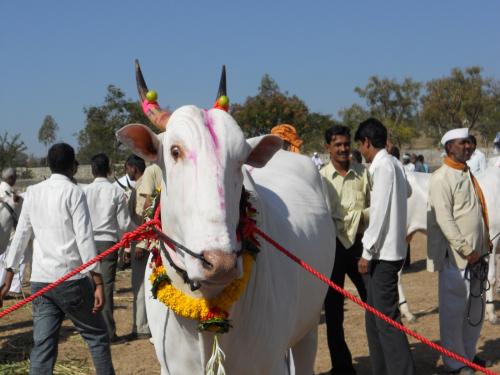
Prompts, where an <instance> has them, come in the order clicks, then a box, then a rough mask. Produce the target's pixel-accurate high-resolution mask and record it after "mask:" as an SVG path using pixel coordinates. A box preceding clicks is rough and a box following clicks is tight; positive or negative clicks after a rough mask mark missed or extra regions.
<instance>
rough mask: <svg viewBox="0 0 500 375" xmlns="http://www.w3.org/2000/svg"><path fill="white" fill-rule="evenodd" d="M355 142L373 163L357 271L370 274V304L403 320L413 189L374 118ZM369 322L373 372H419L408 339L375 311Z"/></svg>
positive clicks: (364, 124)
mask: <svg viewBox="0 0 500 375" xmlns="http://www.w3.org/2000/svg"><path fill="white" fill-rule="evenodd" d="M354 139H355V141H357V142H358V146H359V151H360V152H361V154H363V157H364V158H365V160H366V161H368V162H371V165H370V168H369V173H370V177H371V180H372V191H371V196H370V201H371V204H370V214H369V218H370V219H369V220H370V221H369V224H368V228H367V229H366V230H365V232H364V235H363V239H362V243H363V253H362V256H361V259H360V260H359V262H358V269H359V272H360V273H362V274H366V275H367V279H368V299H367V303H368V304H369V305H371V306H373V307H374V308H376V309H377V310H379V311H381V312H382V313H383V314H385V315H386V316H388V317H390V318H391V319H393V320H395V321H397V322H401V314H400V311H399V308H398V302H399V296H398V288H397V284H398V272H399V270H401V268H402V267H403V263H404V260H405V257H406V213H407V198H408V195H409V191H410V190H409V185H408V183H407V181H406V176H405V172H404V170H403V167H402V165H401V164H400V163H399V161H397V160H396V158H394V157H392V156H391V155H389V154H388V153H387V151H386V149H385V146H386V143H387V129H386V128H385V127H384V125H383V124H382V123H381V122H380V121H378V120H376V119H374V118H370V119H368V120H366V121H364V122H362V123H361V124H360V125H359V128H358V130H357V131H356V134H355V136H354ZM365 319H366V334H367V338H368V347H369V350H370V361H371V364H372V374H373V375H413V374H415V365H414V362H413V358H412V355H411V351H410V347H409V344H408V339H407V337H406V335H405V334H404V333H403V332H401V331H400V330H398V329H397V328H395V327H393V326H391V325H390V324H388V323H386V322H384V321H383V320H381V319H379V318H377V317H375V316H374V315H373V314H371V313H368V312H367V313H366V315H365Z"/></svg>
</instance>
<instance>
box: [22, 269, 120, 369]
mask: <svg viewBox="0 0 500 375" xmlns="http://www.w3.org/2000/svg"><path fill="white" fill-rule="evenodd" d="M47 285H48V284H47V283H37V282H32V283H31V293H35V292H37V291H38V290H40V289H42V288H44V287H45V286H47ZM93 306H94V287H93V285H92V283H91V282H90V280H89V279H88V278H87V277H84V278H83V279H78V280H72V281H65V282H64V283H62V284H61V285H59V286H57V287H56V288H54V289H51V290H50V291H48V292H47V293H45V294H44V295H42V296H40V297H37V298H35V299H34V300H33V304H32V308H33V341H34V344H33V349H32V350H31V355H30V375H48V374H52V372H53V370H54V365H55V363H56V359H57V346H58V342H59V330H60V328H61V324H62V322H63V320H64V318H65V317H67V318H69V319H70V320H71V321H72V322H73V324H74V325H75V328H76V329H77V331H78V332H79V333H80V335H82V337H83V339H84V340H85V341H86V343H87V345H88V347H89V350H90V354H91V355H92V360H93V362H94V367H95V370H96V374H97V375H114V373H115V371H114V370H113V362H112V361H111V350H110V347H109V337H108V333H107V332H106V326H105V325H104V321H103V319H102V316H101V314H100V313H97V314H93V313H92V307H93Z"/></svg>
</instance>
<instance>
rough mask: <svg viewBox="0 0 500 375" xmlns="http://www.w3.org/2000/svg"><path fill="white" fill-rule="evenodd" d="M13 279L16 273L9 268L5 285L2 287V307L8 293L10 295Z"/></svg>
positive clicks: (0, 291)
mask: <svg viewBox="0 0 500 375" xmlns="http://www.w3.org/2000/svg"><path fill="white" fill-rule="evenodd" d="M13 278H14V272H12V270H11V269H10V268H8V269H7V273H6V274H5V280H4V284H3V285H2V286H1V287H0V307H2V306H3V300H4V299H5V296H6V295H7V293H9V290H10V286H11V285H12V279H13Z"/></svg>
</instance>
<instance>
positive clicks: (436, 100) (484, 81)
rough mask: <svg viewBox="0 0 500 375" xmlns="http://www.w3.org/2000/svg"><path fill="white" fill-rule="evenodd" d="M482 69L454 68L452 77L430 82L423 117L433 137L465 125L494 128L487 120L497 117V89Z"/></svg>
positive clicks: (427, 86)
mask: <svg viewBox="0 0 500 375" xmlns="http://www.w3.org/2000/svg"><path fill="white" fill-rule="evenodd" d="M481 71H482V68H481V67H478V66H473V67H470V68H466V69H465V70H462V69H459V68H455V69H453V70H452V72H451V74H450V76H448V77H444V78H439V79H434V80H432V81H429V82H427V84H426V94H425V95H424V96H422V99H421V101H422V120H423V121H424V122H425V124H426V129H427V133H428V134H429V135H430V136H431V137H433V138H435V139H436V140H439V139H440V138H441V137H442V135H443V134H444V133H445V132H446V131H448V130H450V129H453V128H460V127H464V126H466V127H468V128H469V129H470V130H473V129H475V130H477V131H478V132H481V133H485V132H487V133H490V132H491V131H492V129H491V125H492V124H491V122H490V121H489V120H488V119H493V118H494V117H495V116H496V115H495V112H496V111H497V109H496V108H495V107H496V106H497V104H495V103H498V102H497V100H498V96H497V94H498V88H497V86H495V83H494V82H493V81H492V80H491V79H488V78H484V77H483V76H482V74H481ZM497 108H498V107H497Z"/></svg>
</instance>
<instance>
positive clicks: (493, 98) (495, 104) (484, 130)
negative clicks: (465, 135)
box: [478, 80, 500, 145]
mask: <svg viewBox="0 0 500 375" xmlns="http://www.w3.org/2000/svg"><path fill="white" fill-rule="evenodd" d="M486 93H487V98H486V102H485V105H484V114H483V116H482V118H481V123H480V124H479V127H478V130H479V131H480V132H481V135H483V136H484V137H485V138H486V140H487V142H488V143H489V145H490V144H491V142H492V139H493V138H494V137H495V135H496V133H497V132H498V131H499V130H500V125H499V124H500V82H499V81H494V80H492V81H491V82H490V83H489V84H488V87H487V91H486Z"/></svg>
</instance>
